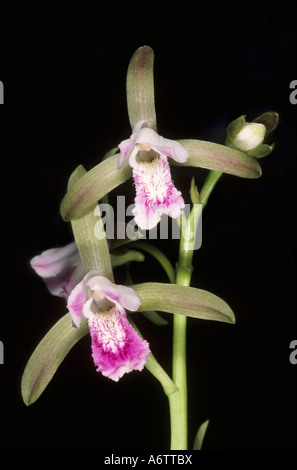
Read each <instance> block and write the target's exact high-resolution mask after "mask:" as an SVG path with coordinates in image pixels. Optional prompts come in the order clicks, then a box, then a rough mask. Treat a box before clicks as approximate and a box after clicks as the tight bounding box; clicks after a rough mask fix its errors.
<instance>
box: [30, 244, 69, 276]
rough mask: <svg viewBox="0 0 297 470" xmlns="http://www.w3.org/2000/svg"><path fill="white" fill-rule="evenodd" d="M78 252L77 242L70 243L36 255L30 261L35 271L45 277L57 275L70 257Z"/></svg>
mask: <svg viewBox="0 0 297 470" xmlns="http://www.w3.org/2000/svg"><path fill="white" fill-rule="evenodd" d="M76 252H77V253H78V251H77V247H76V244H75V242H72V243H69V245H66V246H64V247H62V248H51V249H50V250H46V251H44V252H43V253H41V255H38V256H35V257H34V258H32V259H31V261H30V263H31V266H32V268H33V269H34V271H35V272H36V273H37V274H38V275H39V276H41V277H43V278H48V277H54V276H57V275H58V274H59V273H60V272H61V271H62V270H63V269H64V266H65V264H67V263H68V261H69V259H70V258H71V257H72V256H73V255H74V254H75V253H76Z"/></svg>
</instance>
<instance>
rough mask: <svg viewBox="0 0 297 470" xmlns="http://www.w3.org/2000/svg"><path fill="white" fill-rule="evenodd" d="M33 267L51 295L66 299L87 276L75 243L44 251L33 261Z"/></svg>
mask: <svg viewBox="0 0 297 470" xmlns="http://www.w3.org/2000/svg"><path fill="white" fill-rule="evenodd" d="M31 266H32V268H33V269H34V271H35V272H36V273H37V274H38V275H39V276H41V277H42V278H43V280H44V282H45V283H46V286H47V288H48V290H49V291H50V293H51V294H52V295H57V296H58V297H62V298H64V299H67V298H68V296H69V294H70V292H71V291H72V289H73V288H74V287H75V286H76V284H77V283H78V282H79V281H81V280H82V278H83V276H84V274H85V269H84V266H83V263H82V261H81V258H80V255H79V252H78V249H77V247H76V244H75V242H73V243H70V244H68V245H66V246H65V247H62V248H52V249H50V250H46V251H44V252H43V253H41V255H38V256H35V257H34V258H33V259H32V260H31Z"/></svg>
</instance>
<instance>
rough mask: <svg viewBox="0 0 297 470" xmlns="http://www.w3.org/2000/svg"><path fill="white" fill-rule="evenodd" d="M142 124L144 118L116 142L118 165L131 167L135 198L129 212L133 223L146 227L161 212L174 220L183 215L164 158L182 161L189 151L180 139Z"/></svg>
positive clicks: (157, 220)
mask: <svg viewBox="0 0 297 470" xmlns="http://www.w3.org/2000/svg"><path fill="white" fill-rule="evenodd" d="M145 125H146V121H139V122H138V123H137V124H136V125H135V126H134V128H133V131H132V135H131V137H130V138H129V139H127V140H124V141H122V142H121V143H120V144H119V149H120V156H119V160H118V167H119V168H121V167H122V166H123V165H125V164H129V165H130V166H131V167H132V169H133V179H134V183H135V187H136V197H135V208H134V209H133V211H132V213H133V215H134V219H135V222H136V224H137V225H138V226H139V227H140V228H141V229H143V230H149V229H151V228H153V227H155V226H156V225H157V224H158V222H159V221H160V219H161V215H162V214H168V215H169V216H170V217H172V218H174V219H175V218H177V217H179V216H180V215H181V214H182V210H183V208H184V207H185V203H184V200H183V197H182V195H181V192H180V191H178V190H177V189H176V188H175V186H174V183H173V181H172V178H171V172H170V166H169V163H168V159H167V157H171V158H173V159H174V160H176V161H177V162H179V163H184V162H185V161H186V160H187V158H188V157H189V154H188V152H187V150H186V149H185V148H184V147H183V146H182V145H181V144H180V143H179V142H176V141H174V140H169V139H164V138H163V137H161V136H159V135H158V134H157V132H155V131H154V130H153V129H150V128H148V127H145Z"/></svg>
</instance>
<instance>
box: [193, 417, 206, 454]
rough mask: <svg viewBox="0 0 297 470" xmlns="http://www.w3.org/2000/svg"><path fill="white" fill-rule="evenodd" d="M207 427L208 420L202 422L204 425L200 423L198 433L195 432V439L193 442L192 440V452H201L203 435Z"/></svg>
mask: <svg viewBox="0 0 297 470" xmlns="http://www.w3.org/2000/svg"><path fill="white" fill-rule="evenodd" d="M208 425H209V419H207V420H206V421H204V423H202V424H201V426H200V427H199V429H198V432H197V434H196V437H195V440H194V446H193V450H201V449H202V445H203V440H204V437H205V433H206V431H207V428H208Z"/></svg>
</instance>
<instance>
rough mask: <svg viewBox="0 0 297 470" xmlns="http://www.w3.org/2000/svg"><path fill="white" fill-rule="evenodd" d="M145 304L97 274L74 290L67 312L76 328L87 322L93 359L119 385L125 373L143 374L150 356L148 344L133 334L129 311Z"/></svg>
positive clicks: (89, 275) (129, 291)
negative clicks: (135, 372)
mask: <svg viewBox="0 0 297 470" xmlns="http://www.w3.org/2000/svg"><path fill="white" fill-rule="evenodd" d="M141 303H142V300H141V298H140V297H139V296H138V295H137V294H136V292H135V291H134V290H133V289H132V288H130V287H127V286H121V285H116V284H114V283H112V282H111V281H109V280H108V279H107V278H105V277H103V276H100V275H99V274H98V273H97V272H96V271H92V272H90V273H88V274H87V275H86V276H85V277H84V278H83V280H82V281H81V282H80V283H79V284H78V285H77V286H76V287H75V288H74V289H73V291H72V292H71V294H70V296H69V299H68V304H67V307H68V310H69V313H70V315H71V317H72V320H73V323H74V325H75V326H76V327H79V326H80V322H81V318H82V316H84V317H85V318H87V319H88V325H89V330H90V334H91V340H92V356H93V360H94V364H95V366H96V368H97V370H98V371H100V372H101V373H102V374H103V375H104V376H106V377H108V378H110V379H112V380H114V381H116V382H117V381H118V380H119V379H120V378H121V377H122V376H123V375H124V374H125V373H129V372H131V371H132V370H139V371H140V370H142V369H143V367H144V365H145V363H146V362H147V358H148V355H149V354H150V349H149V344H148V343H147V341H145V340H144V339H142V338H141V337H140V336H139V335H138V333H137V332H136V331H135V330H134V328H133V327H132V325H131V324H130V323H129V321H128V319H127V314H126V310H125V309H128V310H130V311H135V310H137V309H138V308H139V307H140V305H141Z"/></svg>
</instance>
